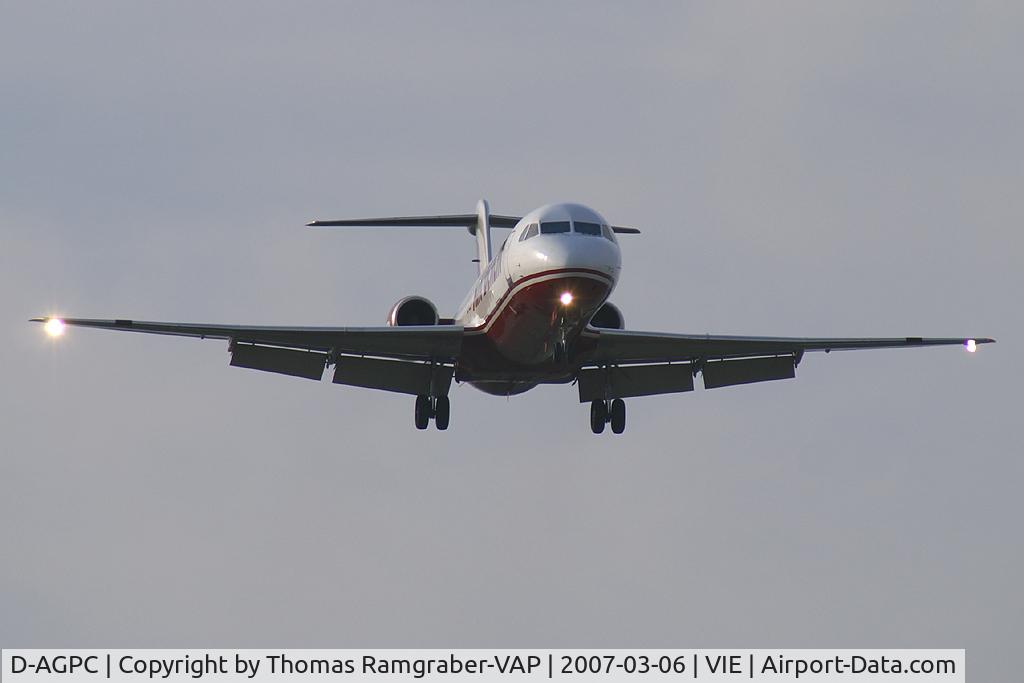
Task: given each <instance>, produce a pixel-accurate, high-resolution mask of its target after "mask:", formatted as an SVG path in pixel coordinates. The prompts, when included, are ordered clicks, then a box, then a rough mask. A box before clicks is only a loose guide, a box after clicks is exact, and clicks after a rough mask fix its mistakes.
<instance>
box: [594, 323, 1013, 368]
mask: <svg viewBox="0 0 1024 683" xmlns="http://www.w3.org/2000/svg"><path fill="white" fill-rule="evenodd" d="M585 335H586V336H587V337H590V338H592V339H595V340H596V346H595V348H594V351H593V352H592V354H590V355H589V356H588V358H587V364H588V365H602V364H616V363H659V362H661V363H668V362H676V361H707V360H727V359H734V358H754V357H759V356H777V355H785V354H790V355H795V354H802V353H804V352H806V351H824V352H826V353H828V352H829V351H848V350H858V349H892V348H911V347H920V346H952V345H969V344H970V343H971V342H973V343H974V344H990V343H992V342H994V341H995V340H994V339H988V338H984V337H737V336H721V335H707V334H666V333H662V332H631V331H627V330H604V329H602V330H595V329H588V330H587V331H586V332H585Z"/></svg>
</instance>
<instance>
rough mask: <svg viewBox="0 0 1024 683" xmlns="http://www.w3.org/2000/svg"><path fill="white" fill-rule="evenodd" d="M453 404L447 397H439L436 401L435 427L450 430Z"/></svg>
mask: <svg viewBox="0 0 1024 683" xmlns="http://www.w3.org/2000/svg"><path fill="white" fill-rule="evenodd" d="M451 414H452V411H451V403H449V402H448V397H447V396H438V397H437V398H435V399H434V426H435V427H437V428H438V429H440V430H441V431H444V430H446V429H448V418H449V417H451Z"/></svg>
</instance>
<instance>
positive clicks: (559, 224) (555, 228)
mask: <svg viewBox="0 0 1024 683" xmlns="http://www.w3.org/2000/svg"><path fill="white" fill-rule="evenodd" d="M540 231H541V232H542V233H543V234H545V235H550V234H552V233H556V232H569V221H545V222H544V223H541V224H540Z"/></svg>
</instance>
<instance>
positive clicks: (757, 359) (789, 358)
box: [577, 328, 994, 402]
mask: <svg viewBox="0 0 1024 683" xmlns="http://www.w3.org/2000/svg"><path fill="white" fill-rule="evenodd" d="M583 338H584V339H586V340H587V341H588V342H589V344H587V345H586V347H585V350H584V351H583V356H582V358H581V360H582V365H583V366H584V367H582V368H581V369H580V371H579V372H578V374H577V380H578V385H579V393H580V401H581V402H586V401H599V400H602V399H609V398H626V397H630V396H651V395H654V394H669V393H678V392H686V391H693V387H694V377H695V376H696V375H697V374H698V373H700V374H701V376H702V378H703V382H704V388H705V389H716V388H719V387H728V386H734V385H737V384H752V383H755V382H767V381H770V380H780V379H791V378H793V377H795V376H796V366H797V365H799V363H800V360H801V358H803V354H804V353H805V352H807V351H825V352H826V353H828V352H829V351H833V350H835V351H844V350H853V349H889V348H904V347H916V346H945V345H963V346H966V347H967V350H968V351H973V350H974V349H975V347H976V346H977V345H978V344H987V343H990V342H992V341H994V340H992V339H986V338H961V337H941V338H929V337H889V338H872V337H867V338H864V337H837V338H830V337H733V336H717V335H708V334H664V333H660V332H630V331H626V330H607V329H601V330H597V329H593V328H588V329H587V330H586V331H585V332H584V334H583ZM587 347H589V348H587ZM587 366H590V367H587ZM595 366H596V367H595Z"/></svg>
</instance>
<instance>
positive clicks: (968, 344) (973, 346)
mask: <svg viewBox="0 0 1024 683" xmlns="http://www.w3.org/2000/svg"><path fill="white" fill-rule="evenodd" d="M964 348H965V349H967V350H968V351H969V352H971V353H974V352H975V351H977V350H978V344H977V342H975V341H974V340H973V339H968V340H967V341H965V342H964Z"/></svg>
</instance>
